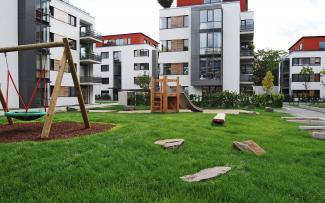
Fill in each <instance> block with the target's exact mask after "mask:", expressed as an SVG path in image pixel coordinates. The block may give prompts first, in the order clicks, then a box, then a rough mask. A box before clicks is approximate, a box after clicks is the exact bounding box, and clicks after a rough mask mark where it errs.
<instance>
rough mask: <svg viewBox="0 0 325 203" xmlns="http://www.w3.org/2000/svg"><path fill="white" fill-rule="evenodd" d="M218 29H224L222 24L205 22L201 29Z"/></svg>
mask: <svg viewBox="0 0 325 203" xmlns="http://www.w3.org/2000/svg"><path fill="white" fill-rule="evenodd" d="M217 28H222V23H221V22H205V23H200V29H201V30H206V29H217Z"/></svg>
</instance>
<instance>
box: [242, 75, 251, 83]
mask: <svg viewBox="0 0 325 203" xmlns="http://www.w3.org/2000/svg"><path fill="white" fill-rule="evenodd" d="M240 83H241V84H254V75H252V74H241V75H240Z"/></svg>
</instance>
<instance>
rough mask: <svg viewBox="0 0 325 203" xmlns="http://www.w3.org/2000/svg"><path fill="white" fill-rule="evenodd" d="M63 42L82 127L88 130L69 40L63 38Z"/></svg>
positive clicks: (88, 125) (87, 121)
mask: <svg viewBox="0 0 325 203" xmlns="http://www.w3.org/2000/svg"><path fill="white" fill-rule="evenodd" d="M63 42H64V47H65V50H66V55H67V59H68V64H69V67H70V72H71V76H72V79H73V83H74V87H75V90H76V93H77V97H78V102H79V106H80V111H81V114H82V118H83V121H84V125H85V128H90V123H89V118H88V114H87V110H86V106H85V101H84V97H83V94H82V91H81V87H80V83H79V78H78V74H77V71H76V67H75V66H74V62H73V57H72V54H71V50H70V45H69V40H68V39H67V38H64V39H63Z"/></svg>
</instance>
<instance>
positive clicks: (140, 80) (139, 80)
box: [135, 73, 150, 91]
mask: <svg viewBox="0 0 325 203" xmlns="http://www.w3.org/2000/svg"><path fill="white" fill-rule="evenodd" d="M135 84H136V85H138V86H139V87H140V88H141V89H143V90H144V91H148V90H149V87H150V77H149V75H146V73H144V74H143V75H141V76H138V77H136V80H135Z"/></svg>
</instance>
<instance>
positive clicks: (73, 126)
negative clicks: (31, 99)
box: [0, 122, 114, 143]
mask: <svg viewBox="0 0 325 203" xmlns="http://www.w3.org/2000/svg"><path fill="white" fill-rule="evenodd" d="M113 127H114V126H113V125H109V124H94V123H92V124H91V128H89V129H86V128H85V127H84V124H83V123H76V122H58V123H53V125H52V128H51V133H50V137H49V138H48V139H46V140H55V139H66V138H71V137H80V136H86V135H93V134H96V133H100V132H104V131H108V130H110V129H112V128H113ZM42 129H43V123H16V124H14V125H0V143H10V142H20V141H44V139H41V133H42Z"/></svg>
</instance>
